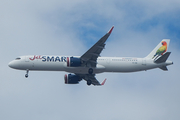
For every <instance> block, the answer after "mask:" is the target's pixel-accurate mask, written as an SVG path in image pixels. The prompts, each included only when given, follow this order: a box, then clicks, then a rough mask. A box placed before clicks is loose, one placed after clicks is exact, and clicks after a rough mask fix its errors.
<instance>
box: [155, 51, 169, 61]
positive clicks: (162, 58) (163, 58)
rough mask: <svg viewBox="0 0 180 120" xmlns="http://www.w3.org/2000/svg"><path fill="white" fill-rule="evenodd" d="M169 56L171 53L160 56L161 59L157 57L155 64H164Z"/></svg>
mask: <svg viewBox="0 0 180 120" xmlns="http://www.w3.org/2000/svg"><path fill="white" fill-rule="evenodd" d="M170 54H171V52H166V53H165V54H164V55H162V56H161V57H159V58H158V59H157V60H155V61H154V62H155V63H163V62H166V60H167V59H168V57H169V55H170Z"/></svg>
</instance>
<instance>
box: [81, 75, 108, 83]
mask: <svg viewBox="0 0 180 120" xmlns="http://www.w3.org/2000/svg"><path fill="white" fill-rule="evenodd" d="M78 76H80V77H81V78H83V79H84V80H86V81H88V80H90V81H91V84H93V85H98V86H101V85H104V84H105V82H106V79H105V80H104V81H103V82H102V83H101V84H100V83H99V81H98V80H97V79H96V77H95V74H86V75H83V74H81V75H78Z"/></svg>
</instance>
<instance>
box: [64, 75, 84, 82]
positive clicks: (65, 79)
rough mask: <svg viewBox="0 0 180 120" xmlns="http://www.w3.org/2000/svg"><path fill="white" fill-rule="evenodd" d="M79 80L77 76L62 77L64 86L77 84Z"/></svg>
mask: <svg viewBox="0 0 180 120" xmlns="http://www.w3.org/2000/svg"><path fill="white" fill-rule="evenodd" d="M80 80H81V79H80V77H79V76H77V75H72V74H68V75H67V74H65V76H64V81H65V84H78V83H79V81H80Z"/></svg>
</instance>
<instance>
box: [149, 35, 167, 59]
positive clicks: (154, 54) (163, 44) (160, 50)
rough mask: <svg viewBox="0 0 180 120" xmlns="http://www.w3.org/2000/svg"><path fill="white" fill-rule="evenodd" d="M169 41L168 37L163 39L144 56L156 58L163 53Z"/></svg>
mask: <svg viewBox="0 0 180 120" xmlns="http://www.w3.org/2000/svg"><path fill="white" fill-rule="evenodd" d="M169 43H170V39H163V40H162V41H161V42H160V43H159V44H158V45H157V46H156V47H155V48H154V49H153V51H151V53H150V54H149V55H148V56H146V58H148V59H154V60H156V59H157V58H159V57H160V56H162V55H164V54H165V53H166V52H167V50H168V46H169Z"/></svg>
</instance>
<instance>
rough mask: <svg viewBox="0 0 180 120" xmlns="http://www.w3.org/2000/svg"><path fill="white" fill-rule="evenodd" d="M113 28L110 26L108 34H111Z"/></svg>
mask: <svg viewBox="0 0 180 120" xmlns="http://www.w3.org/2000/svg"><path fill="white" fill-rule="evenodd" d="M113 28H114V26H112V28H111V29H110V30H109V31H108V33H109V34H111V32H112V30H113Z"/></svg>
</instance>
